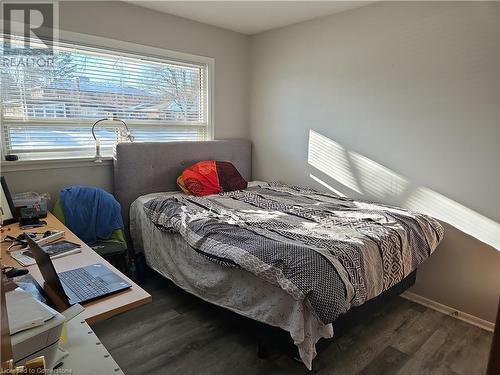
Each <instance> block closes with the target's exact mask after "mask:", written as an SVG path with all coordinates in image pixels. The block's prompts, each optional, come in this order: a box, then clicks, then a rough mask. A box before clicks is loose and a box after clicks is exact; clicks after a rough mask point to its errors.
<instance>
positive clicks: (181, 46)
mask: <svg viewBox="0 0 500 375" xmlns="http://www.w3.org/2000/svg"><path fill="white" fill-rule="evenodd" d="M59 13H60V28H61V29H62V30H66V31H72V32H78V33H82V34H87V35H96V36H101V37H105V38H110V39H116V40H122V41H126V42H132V43H137V44H141V45H148V46H153V47H158V48H165V49H170V50H174V51H180V52H186V53H191V54H195V55H201V56H208V57H213V58H214V59H215V127H214V128H215V137H216V138H218V139H223V138H248V118H249V116H248V100H249V99H248V91H249V90H248V73H249V62H248V61H249V59H248V50H249V48H248V47H249V38H248V37H247V36H244V35H242V34H239V33H235V32H231V31H227V30H224V29H220V28H217V27H213V26H209V25H204V24H201V23H199V22H194V21H189V20H187V19H184V18H180V17H175V16H171V15H168V14H163V13H159V12H155V11H152V10H149V9H145V8H142V7H137V6H134V5H131V4H127V3H124V2H113V1H109V2H108V1H95V2H91V1H81V2H79V1H61V2H60V3H59ZM2 175H5V178H6V180H7V181H8V183H9V186H10V188H11V190H12V191H14V192H21V191H39V192H43V191H49V192H51V193H52V194H53V196H54V195H57V192H58V191H59V190H60V189H61V188H62V187H64V186H68V185H73V184H88V185H94V186H99V187H102V188H104V189H106V190H109V191H111V190H112V167H111V166H96V167H92V166H85V167H77V168H74V167H72V168H66V167H63V168H57V169H43V170H40V169H38V170H35V171H30V172H29V173H28V171H16V172H7V171H2Z"/></svg>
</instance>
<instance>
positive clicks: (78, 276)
mask: <svg viewBox="0 0 500 375" xmlns="http://www.w3.org/2000/svg"><path fill="white" fill-rule="evenodd" d="M58 275H59V278H60V279H61V281H62V282H63V283H64V284H65V285H66V286H67V287H68V288H70V289H71V290H72V291H73V293H75V294H76V295H77V296H78V298H80V299H81V300H83V301H86V300H90V299H92V298H96V297H100V296H102V295H104V294H107V293H109V289H108V286H107V284H106V283H105V282H104V281H102V280H101V279H98V278H95V277H94V276H92V275H91V274H90V273H89V272H88V271H87V270H85V269H84V268H77V269H75V270H71V271H66V272H61V273H59V274H58Z"/></svg>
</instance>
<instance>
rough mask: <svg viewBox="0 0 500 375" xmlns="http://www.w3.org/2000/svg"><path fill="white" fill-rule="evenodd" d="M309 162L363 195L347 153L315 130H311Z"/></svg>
mask: <svg viewBox="0 0 500 375" xmlns="http://www.w3.org/2000/svg"><path fill="white" fill-rule="evenodd" d="M307 161H308V163H309V164H310V165H311V166H313V167H315V168H317V169H318V170H320V171H321V172H323V173H324V174H326V175H328V176H329V177H331V178H333V179H334V180H337V181H338V182H340V183H341V184H343V185H345V186H347V187H348V188H349V189H352V190H354V191H355V192H357V193H360V194H361V189H360V188H359V186H358V184H357V182H356V178H355V177H354V174H353V173H352V170H351V165H350V162H349V159H348V155H347V151H346V150H345V149H344V147H342V146H341V145H340V144H338V143H337V142H334V141H332V140H331V139H329V138H327V137H325V136H323V135H321V134H319V133H317V132H315V131H314V130H309V150H308V157H307Z"/></svg>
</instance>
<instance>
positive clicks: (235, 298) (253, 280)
mask: <svg viewBox="0 0 500 375" xmlns="http://www.w3.org/2000/svg"><path fill="white" fill-rule="evenodd" d="M165 194H167V195H175V194H180V193H179V192H170V193H168V192H167V193H154V194H148V195H144V196H141V197H139V198H138V199H137V200H136V201H135V202H134V203H133V204H132V206H131V207H130V233H131V237H132V241H133V245H134V248H135V250H136V251H138V252H140V251H143V252H144V255H145V257H146V262H147V264H148V266H149V267H151V268H152V269H154V270H156V271H157V272H159V273H160V274H161V275H163V276H164V277H166V278H168V279H170V280H171V281H172V282H174V283H175V284H176V285H178V286H179V287H181V288H182V289H184V290H186V291H187V292H189V293H191V294H194V295H195V296H197V297H199V298H201V299H203V300H205V301H208V302H210V303H213V304H215V305H218V306H222V307H224V308H227V309H229V310H231V311H234V312H236V313H238V314H241V315H243V316H246V317H249V318H251V319H254V320H257V321H259V322H262V323H266V324H269V325H271V326H276V327H280V328H282V329H284V330H285V331H287V332H289V333H290V336H291V337H292V339H293V341H294V343H295V345H296V346H297V347H298V349H299V353H300V357H301V359H302V361H303V362H304V364H305V365H306V367H307V368H309V369H311V367H312V360H313V359H314V357H315V356H316V349H315V344H316V342H317V341H318V340H319V339H320V338H322V337H324V338H330V337H332V336H333V327H332V325H331V324H327V325H325V324H323V323H322V322H321V321H320V320H319V319H318V318H317V317H316V316H315V315H314V314H312V313H311V312H310V309H309V307H308V306H307V305H305V304H304V303H302V302H300V301H297V300H295V299H293V298H292V297H291V296H290V295H289V294H287V293H286V292H284V291H283V290H282V289H279V288H277V287H275V286H274V285H272V284H270V283H267V282H266V281H264V280H261V279H259V278H257V277H256V276H254V275H253V274H251V273H249V272H247V271H245V270H241V269H237V268H231V267H226V266H222V265H219V264H216V263H214V262H211V261H210V260H208V259H206V258H205V257H203V256H202V255H200V254H199V253H197V252H196V251H194V250H193V249H192V248H191V247H190V246H189V245H188V244H187V243H186V242H185V241H184V240H183V238H182V237H181V236H180V235H179V234H171V233H166V232H163V231H161V230H159V229H158V228H156V226H155V225H154V224H153V223H152V222H151V221H150V219H149V218H148V217H147V216H146V214H145V212H144V210H143V206H144V204H145V203H146V202H147V201H148V200H150V199H152V198H154V197H156V196H158V195H165Z"/></svg>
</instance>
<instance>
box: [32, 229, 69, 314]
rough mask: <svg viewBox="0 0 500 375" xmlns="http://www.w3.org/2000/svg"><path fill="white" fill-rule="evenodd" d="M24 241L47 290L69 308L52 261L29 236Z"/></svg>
mask: <svg viewBox="0 0 500 375" xmlns="http://www.w3.org/2000/svg"><path fill="white" fill-rule="evenodd" d="M26 239H27V240H28V245H29V247H30V250H31V253H32V254H33V256H34V258H35V261H36V264H37V265H38V268H39V269H40V273H41V274H42V277H43V279H44V280H45V283H47V284H48V286H49V288H50V289H51V291H52V292H53V293H56V294H57V296H58V297H59V298H60V300H61V301H63V302H64V303H65V304H67V306H68V307H69V306H70V303H69V299H68V296H67V295H66V292H65V291H64V288H63V286H62V284H61V280H59V276H58V275H57V272H56V269H55V268H54V264H52V260H51V259H50V256H49V254H47V253H46V252H45V251H43V249H42V248H41V246H40V245H39V244H37V243H36V242H35V241H33V239H31V237H30V236H28V235H26Z"/></svg>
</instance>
